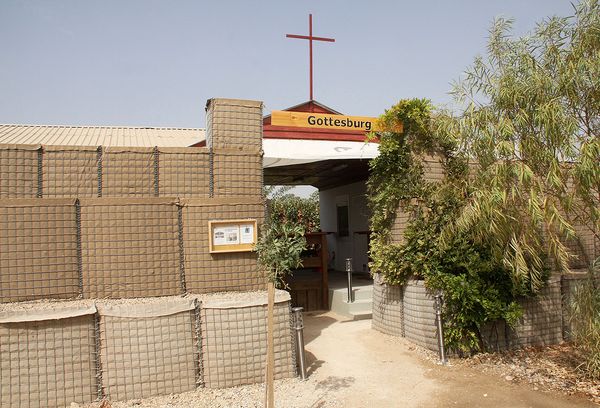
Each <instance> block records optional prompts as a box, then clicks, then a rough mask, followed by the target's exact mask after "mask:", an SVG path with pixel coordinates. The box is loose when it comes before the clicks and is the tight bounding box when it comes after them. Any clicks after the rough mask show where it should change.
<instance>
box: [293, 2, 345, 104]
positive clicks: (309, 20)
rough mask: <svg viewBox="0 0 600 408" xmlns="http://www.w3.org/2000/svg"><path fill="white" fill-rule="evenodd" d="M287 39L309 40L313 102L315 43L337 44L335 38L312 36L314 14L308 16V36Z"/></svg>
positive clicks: (295, 36)
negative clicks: (313, 51)
mask: <svg viewBox="0 0 600 408" xmlns="http://www.w3.org/2000/svg"><path fill="white" fill-rule="evenodd" d="M285 36H286V37H287V38H299V39H301V40H308V50H309V51H308V52H309V55H310V100H311V101H312V100H313V56H312V54H313V53H312V50H313V41H327V42H335V39H333V38H325V37H313V35H312V14H309V15H308V35H296V34H286V35H285Z"/></svg>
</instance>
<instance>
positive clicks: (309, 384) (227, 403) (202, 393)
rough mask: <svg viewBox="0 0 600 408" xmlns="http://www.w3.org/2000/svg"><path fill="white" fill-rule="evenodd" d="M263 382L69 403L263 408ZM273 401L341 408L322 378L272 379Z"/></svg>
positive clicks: (290, 406) (110, 407)
mask: <svg viewBox="0 0 600 408" xmlns="http://www.w3.org/2000/svg"><path fill="white" fill-rule="evenodd" d="M264 400H265V388H264V384H253V385H244V386H240V387H233V388H226V389H219V390H213V389H207V388H199V389H197V390H195V391H192V392H186V393H183V394H176V395H167V396H161V397H155V398H146V399H143V400H130V401H119V402H110V403H108V402H105V403H104V405H102V403H100V402H96V403H93V404H88V405H78V404H75V403H72V404H71V407H70V408H260V407H264ZM275 404H276V406H278V407H286V408H308V407H318V408H342V407H343V405H342V404H341V403H340V402H339V401H337V400H336V399H335V396H334V395H333V394H332V392H331V387H330V384H324V383H323V381H320V382H318V381H316V380H311V379H310V378H309V379H308V380H306V381H301V380H299V379H297V378H292V379H284V380H277V381H275Z"/></svg>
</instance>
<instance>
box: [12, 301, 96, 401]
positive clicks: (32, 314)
mask: <svg viewBox="0 0 600 408" xmlns="http://www.w3.org/2000/svg"><path fill="white" fill-rule="evenodd" d="M0 310H1V309H0ZM94 313H95V308H94V307H89V306H88V307H68V306H64V305H58V306H56V305H55V306H54V308H53V309H50V310H48V309H46V310H34V311H31V310H30V311H21V312H18V311H17V312H14V311H13V312H12V313H11V312H2V313H0V406H2V407H19V408H34V407H35V408H38V407H39V408H52V407H65V406H69V405H70V404H71V402H73V401H77V402H79V403H89V402H92V401H94V400H96V399H97V397H98V393H97V389H98V385H97V377H96V359H97V354H96V347H95V335H94Z"/></svg>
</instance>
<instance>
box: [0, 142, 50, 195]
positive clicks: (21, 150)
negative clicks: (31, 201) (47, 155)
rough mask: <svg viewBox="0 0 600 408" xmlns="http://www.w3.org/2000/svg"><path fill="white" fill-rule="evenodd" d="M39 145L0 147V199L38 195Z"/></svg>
mask: <svg viewBox="0 0 600 408" xmlns="http://www.w3.org/2000/svg"><path fill="white" fill-rule="evenodd" d="M39 149H40V146H37V145H0V198H33V197H36V196H37V195H38V150H39Z"/></svg>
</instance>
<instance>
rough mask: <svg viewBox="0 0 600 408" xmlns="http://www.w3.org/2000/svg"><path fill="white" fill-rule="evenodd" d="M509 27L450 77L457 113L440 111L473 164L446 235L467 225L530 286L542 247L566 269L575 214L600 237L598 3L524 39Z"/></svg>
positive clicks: (535, 282) (541, 264) (496, 31)
mask: <svg viewBox="0 0 600 408" xmlns="http://www.w3.org/2000/svg"><path fill="white" fill-rule="evenodd" d="M511 26H512V21H511V20H506V19H498V20H496V22H495V23H494V26H493V27H492V29H491V32H490V39H489V43H488V55H487V57H486V58H483V57H478V58H477V59H476V60H475V62H474V63H473V65H472V67H470V68H469V69H468V70H467V72H466V73H465V76H464V79H463V80H462V81H461V82H459V83H457V84H456V85H455V87H454V95H455V96H456V99H457V102H458V103H461V104H462V105H463V107H464V110H463V112H462V114H461V115H460V116H459V117H453V116H452V115H451V114H449V113H446V114H445V115H439V116H438V117H437V123H438V126H439V128H440V129H441V130H442V131H444V132H446V133H447V134H449V135H451V137H452V138H453V139H456V140H457V141H458V142H459V145H460V148H461V151H463V152H465V153H466V154H467V155H468V156H469V157H470V158H471V159H474V161H475V162H476V163H477V166H474V167H473V168H472V186H473V194H472V195H471V196H470V200H469V202H468V205H466V206H465V207H464V208H463V209H462V210H461V212H460V214H459V216H458V217H457V221H456V222H454V223H451V224H449V226H448V228H447V230H446V231H445V232H444V240H443V241H446V242H445V243H446V244H449V242H450V240H451V237H452V236H453V235H454V234H456V233H458V232H466V231H469V233H471V234H473V237H474V239H475V240H476V242H479V243H483V242H486V243H487V244H488V245H489V246H490V250H491V253H492V255H493V256H494V258H496V259H498V260H499V261H501V262H502V263H503V264H504V265H505V267H506V268H507V269H508V270H509V271H510V273H511V277H512V280H513V284H514V285H515V286H518V287H523V288H528V289H529V290H531V291H534V292H535V291H537V290H539V288H540V287H541V286H542V285H543V283H544V279H543V277H544V271H545V270H546V268H547V265H546V262H545V259H544V254H545V253H547V254H549V255H551V258H552V259H554V260H555V263H556V265H555V266H556V267H557V268H559V269H561V270H568V267H569V259H570V257H571V255H570V254H569V251H568V249H567V247H566V246H565V245H564V242H565V239H567V238H573V236H574V233H575V232H574V229H573V227H572V225H573V224H574V223H577V224H579V225H585V226H586V227H587V228H588V229H589V230H590V231H591V232H592V233H593V234H595V235H596V237H597V238H600V234H599V231H600V224H599V222H600V202H599V197H600V166H598V163H600V138H599V130H600V119H599V113H600V7H599V5H598V1H597V0H584V1H582V2H581V3H580V4H579V5H577V6H575V14H574V16H572V17H568V18H559V17H553V18H550V19H547V20H545V21H543V22H541V23H539V24H538V25H537V27H536V29H535V30H534V32H532V33H531V34H530V35H528V36H526V37H522V38H512V37H511V35H510V31H511ZM565 163H570V164H569V165H565Z"/></svg>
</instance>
